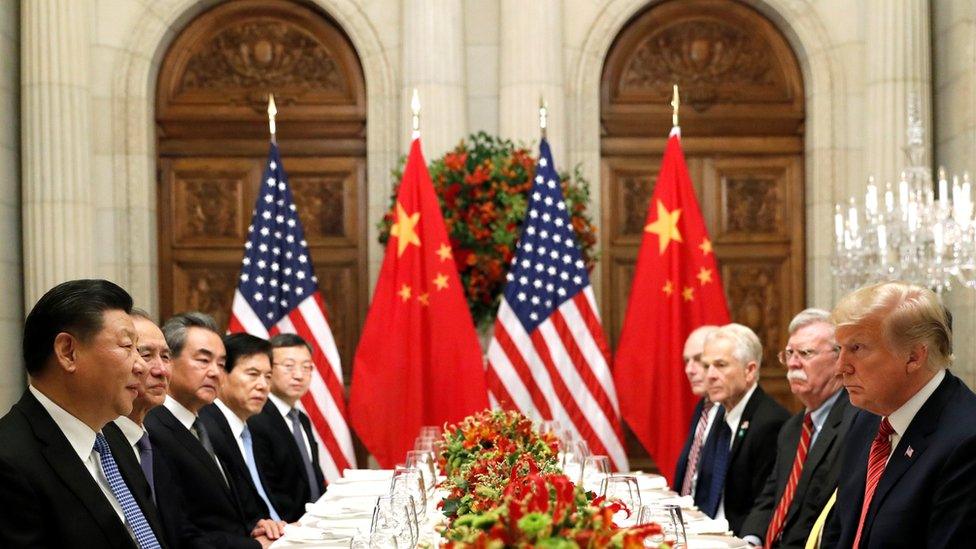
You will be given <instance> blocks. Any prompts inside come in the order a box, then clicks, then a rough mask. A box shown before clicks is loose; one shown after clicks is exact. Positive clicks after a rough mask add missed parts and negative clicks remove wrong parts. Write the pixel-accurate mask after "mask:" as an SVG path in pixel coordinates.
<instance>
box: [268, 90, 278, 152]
mask: <svg viewBox="0 0 976 549" xmlns="http://www.w3.org/2000/svg"><path fill="white" fill-rule="evenodd" d="M276 114H278V107H276V106H275V102H274V94H273V93H269V94H268V128H269V129H270V130H271V139H272V140H273V139H274V138H275V133H276V132H277V128H276V127H275V115H276Z"/></svg>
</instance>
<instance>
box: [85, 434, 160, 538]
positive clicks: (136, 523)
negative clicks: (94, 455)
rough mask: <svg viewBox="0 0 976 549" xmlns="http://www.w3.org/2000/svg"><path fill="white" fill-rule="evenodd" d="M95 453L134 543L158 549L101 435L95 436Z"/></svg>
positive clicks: (147, 524) (151, 532)
mask: <svg viewBox="0 0 976 549" xmlns="http://www.w3.org/2000/svg"><path fill="white" fill-rule="evenodd" d="M95 451H96V452H98V459H99V461H100V462H101V464H102V472H103V473H105V478H106V480H108V485H109V488H111V489H112V495H114V496H115V500H116V501H118V502H119V505H121V506H122V515H123V516H125V522H126V523H128V525H129V528H132V533H133V534H134V535H135V537H136V543H138V544H139V547H140V548H141V549H155V548H159V541H157V540H156V534H155V533H153V530H152V527H151V526H149V521H147V520H146V515H144V514H143V513H142V509H141V508H140V507H139V504H138V503H136V500H135V498H133V497H132V492H130V491H129V487H128V486H126V484H125V481H124V480H123V479H122V474H121V473H119V466H118V464H116V463H115V457H114V456H112V450H110V449H109V447H108V442H106V441H105V437H104V436H103V435H102V434H101V433H97V434H96V435H95Z"/></svg>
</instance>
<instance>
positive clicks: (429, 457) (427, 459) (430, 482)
mask: <svg viewBox="0 0 976 549" xmlns="http://www.w3.org/2000/svg"><path fill="white" fill-rule="evenodd" d="M404 465H405V466H407V467H415V468H417V469H419V470H420V471H423V475H424V481H425V482H426V484H425V486H424V487H425V488H427V490H429V491H433V490H434V485H435V484H437V469H436V467H435V465H434V456H433V454H432V453H431V452H425V451H421V450H410V451H409V452H407V459H406V461H404Z"/></svg>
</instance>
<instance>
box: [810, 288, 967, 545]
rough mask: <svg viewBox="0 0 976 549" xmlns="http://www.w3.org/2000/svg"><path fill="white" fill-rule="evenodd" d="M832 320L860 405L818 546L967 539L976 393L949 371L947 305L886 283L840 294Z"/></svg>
mask: <svg viewBox="0 0 976 549" xmlns="http://www.w3.org/2000/svg"><path fill="white" fill-rule="evenodd" d="M832 318H833V320H834V322H835V323H836V325H837V341H838V343H839V344H840V346H841V350H840V357H839V358H838V361H837V371H838V373H839V374H840V375H841V376H842V378H843V381H844V386H845V387H846V388H847V391H848V393H849V395H850V400H851V404H853V405H854V406H856V407H858V408H860V410H859V411H858V413H857V415H856V416H855V417H854V422H853V424H852V425H851V428H850V431H849V432H848V436H847V439H846V440H845V445H844V451H843V453H842V456H841V459H842V462H841V470H842V471H843V472H844V473H843V475H842V478H841V480H840V486H839V487H838V494H837V503H836V505H835V507H834V515H833V518H832V519H831V520H830V521H829V523H828V525H827V527H826V529H825V532H824V538H823V539H824V542H823V546H824V547H845V548H847V547H857V548H881V547H885V548H889V547H969V546H972V537H973V526H974V525H976V497H974V495H973V494H974V493H976V422H974V421H973V418H976V395H973V392H972V391H971V390H970V389H969V388H967V387H966V386H965V385H964V384H963V383H962V382H961V381H960V380H959V379H958V378H957V377H956V376H954V375H952V373H950V372H949V371H948V370H947V368H948V367H949V365H950V364H951V362H952V324H951V318H950V316H949V313H948V311H947V310H946V309H945V308H944V307H943V305H942V303H941V300H940V299H939V297H938V296H937V295H935V294H934V293H933V292H932V291H930V290H928V289H926V288H921V287H918V286H912V285H909V284H904V283H900V282H885V283H881V284H875V285H872V286H867V287H865V288H861V289H859V290H857V291H855V292H853V293H851V294H849V295H847V296H845V297H844V298H843V299H841V301H840V302H839V303H838V304H837V307H836V308H835V309H834V312H833V315H832Z"/></svg>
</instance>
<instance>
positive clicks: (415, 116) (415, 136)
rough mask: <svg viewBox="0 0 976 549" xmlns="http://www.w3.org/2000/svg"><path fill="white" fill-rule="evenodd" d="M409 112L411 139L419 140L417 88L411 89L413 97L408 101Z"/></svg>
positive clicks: (418, 95) (418, 96) (418, 97)
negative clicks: (410, 115) (411, 129)
mask: <svg viewBox="0 0 976 549" xmlns="http://www.w3.org/2000/svg"><path fill="white" fill-rule="evenodd" d="M410 112H411V113H412V114H413V116H412V118H411V122H412V125H413V133H412V134H411V135H410V137H411V139H419V138H420V92H418V91H417V88H414V89H413V97H412V98H411V99H410Z"/></svg>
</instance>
